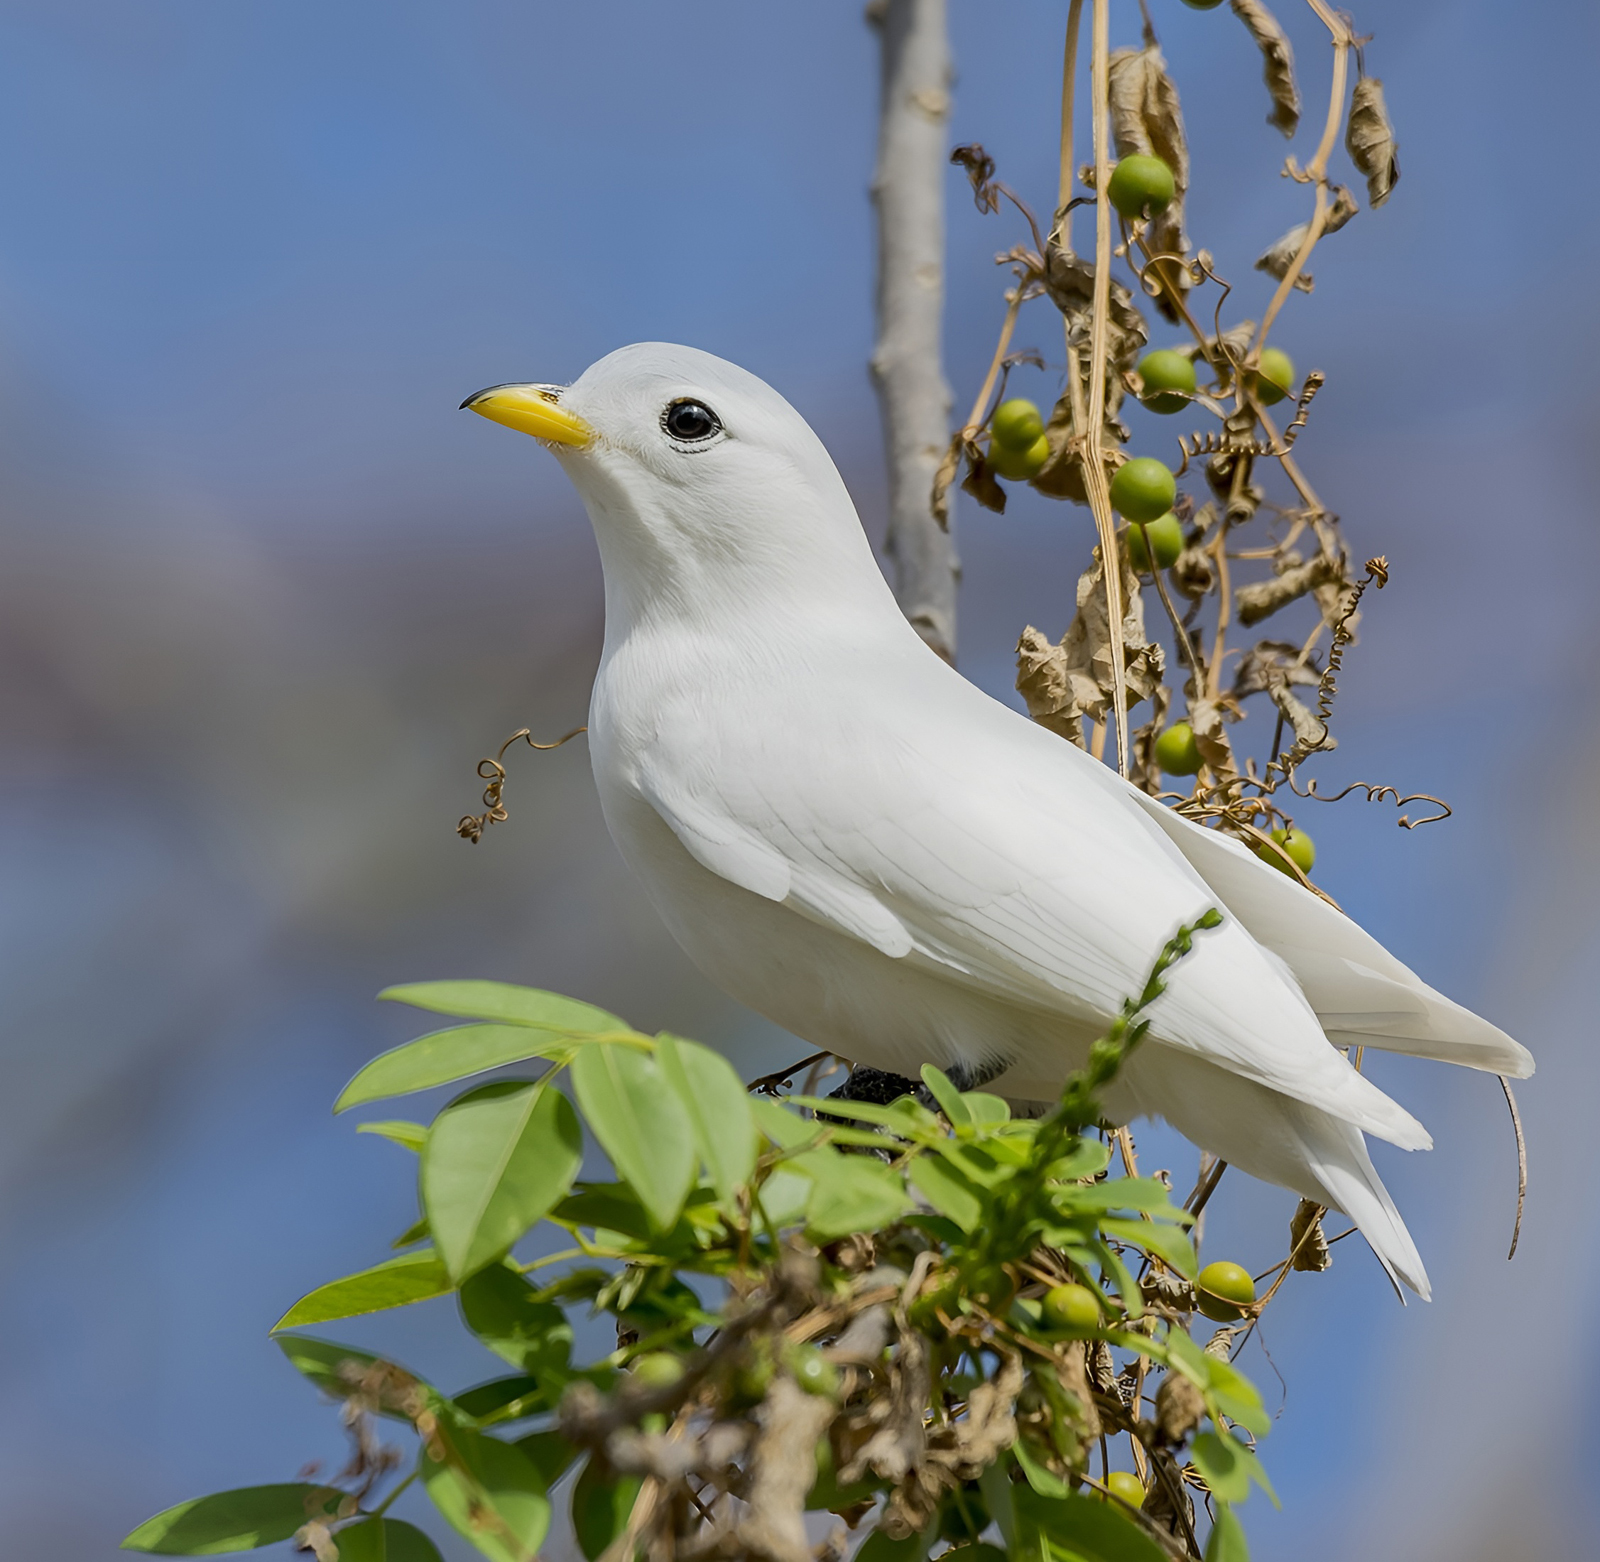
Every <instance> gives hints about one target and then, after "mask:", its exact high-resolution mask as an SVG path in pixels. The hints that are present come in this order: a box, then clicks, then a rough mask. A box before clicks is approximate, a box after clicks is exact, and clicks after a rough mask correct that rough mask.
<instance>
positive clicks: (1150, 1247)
mask: <svg viewBox="0 0 1600 1562" xmlns="http://www.w3.org/2000/svg"><path fill="white" fill-rule="evenodd" d="M1100 1229H1101V1231H1103V1232H1104V1233H1105V1234H1106V1235H1107V1236H1108V1237H1117V1238H1119V1239H1120V1240H1122V1241H1124V1242H1131V1243H1133V1244H1134V1245H1135V1246H1137V1247H1142V1248H1144V1249H1145V1251H1146V1252H1149V1253H1154V1254H1155V1255H1156V1256H1157V1257H1158V1258H1160V1259H1163V1260H1164V1261H1165V1262H1166V1263H1167V1264H1168V1265H1170V1266H1171V1267H1172V1268H1173V1269H1176V1270H1177V1271H1178V1273H1179V1274H1180V1275H1182V1276H1183V1277H1184V1279H1185V1280H1193V1279H1194V1277H1195V1276H1196V1275H1197V1274H1198V1273H1199V1272H1200V1270H1199V1265H1198V1261H1197V1260H1196V1258H1195V1256H1194V1243H1192V1242H1191V1241H1190V1240H1189V1238H1188V1237H1187V1235H1185V1233H1184V1231H1183V1228H1182V1227H1180V1226H1171V1225H1168V1224H1167V1223H1166V1222H1165V1221H1156V1220H1119V1219H1117V1218H1116V1217H1114V1216H1110V1215H1107V1216H1104V1217H1102V1218H1101V1221H1100Z"/></svg>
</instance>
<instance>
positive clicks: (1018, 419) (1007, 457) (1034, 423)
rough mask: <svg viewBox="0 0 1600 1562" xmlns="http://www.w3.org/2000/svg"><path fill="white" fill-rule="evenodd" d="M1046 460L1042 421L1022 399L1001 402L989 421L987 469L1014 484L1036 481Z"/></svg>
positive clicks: (1013, 398) (1021, 397)
mask: <svg viewBox="0 0 1600 1562" xmlns="http://www.w3.org/2000/svg"><path fill="white" fill-rule="evenodd" d="M1049 459H1050V441H1049V440H1048V439H1046V438H1045V432H1044V419H1043V418H1042V417H1041V416H1040V415H1039V409H1038V408H1037V407H1036V406H1035V405H1034V404H1033V403H1032V402H1031V401H1029V400H1028V399H1027V397H1026V396H1013V397H1012V398H1011V399H1010V400H1009V401H1002V402H1001V403H1000V405H999V406H998V407H996V408H995V409H994V416H993V417H992V418H990V419H989V465H990V466H992V467H993V468H994V469H995V471H996V472H997V473H999V475H1000V476H1001V477H1004V478H1009V479H1010V480H1011V481H1012V482H1014V483H1019V482H1025V481H1026V480H1027V479H1028V478H1030V477H1037V476H1038V474H1039V473H1040V472H1042V471H1043V470H1044V466H1045V463H1046V462H1047V461H1048V460H1049Z"/></svg>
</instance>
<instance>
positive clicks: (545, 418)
mask: <svg viewBox="0 0 1600 1562" xmlns="http://www.w3.org/2000/svg"><path fill="white" fill-rule="evenodd" d="M461 406H462V408H463V409H464V410H465V411H468V412H476V413H477V414H478V416H479V417H484V418H488V419H489V420H490V421H491V422H493V423H504V424H505V426H506V427H507V428H515V429H521V430H522V432H523V433H524V434H532V435H533V437H534V438H535V439H546V440H549V441H550V443H551V444H553V445H574V446H576V447H577V448H578V449H580V450H581V449H582V448H583V447H584V446H585V445H588V444H590V443H592V442H593V440H594V430H593V429H592V428H590V427H589V425H588V424H587V423H585V422H584V421H583V419H582V418H580V417H579V416H578V415H577V414H576V413H574V412H568V411H567V410H566V409H565V408H564V407H563V406H562V405H561V387H560V386H558V385H491V386H490V387H489V388H488V389H487V390H481V391H478V392H477V393H476V394H475V395H472V396H468V397H467V399H466V400H465V401H464V402H462V403H461Z"/></svg>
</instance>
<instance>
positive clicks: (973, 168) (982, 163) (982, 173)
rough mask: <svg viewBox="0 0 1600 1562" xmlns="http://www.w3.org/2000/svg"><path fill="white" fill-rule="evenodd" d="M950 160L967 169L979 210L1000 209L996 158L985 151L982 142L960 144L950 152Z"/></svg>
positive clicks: (974, 200)
mask: <svg viewBox="0 0 1600 1562" xmlns="http://www.w3.org/2000/svg"><path fill="white" fill-rule="evenodd" d="M950 161H951V162H952V163H954V164H955V165H956V167H957V168H964V169H966V171H967V179H968V181H969V182H970V183H971V185H972V200H973V204H974V205H975V206H976V207H977V208H978V210H979V211H981V212H997V211H999V210H1000V192H999V191H998V190H997V189H995V187H994V173H995V165H994V159H993V158H992V157H990V156H989V154H988V153H987V152H985V151H984V149H983V146H982V144H981V143H979V142H977V141H973V142H970V143H969V144H968V145H966V146H958V147H957V148H956V149H955V151H953V152H952V153H951V154H950Z"/></svg>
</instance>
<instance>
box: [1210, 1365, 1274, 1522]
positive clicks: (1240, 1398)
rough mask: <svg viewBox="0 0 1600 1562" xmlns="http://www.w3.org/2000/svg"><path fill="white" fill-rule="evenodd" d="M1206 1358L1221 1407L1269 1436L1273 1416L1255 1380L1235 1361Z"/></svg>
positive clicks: (1213, 1392) (1260, 1434) (1230, 1416)
mask: <svg viewBox="0 0 1600 1562" xmlns="http://www.w3.org/2000/svg"><path fill="white" fill-rule="evenodd" d="M1206 1361H1207V1362H1208V1363H1209V1364H1210V1368H1211V1397H1212V1399H1214V1400H1215V1401H1216V1407H1217V1409H1218V1410H1220V1411H1221V1412H1222V1413H1223V1415H1225V1416H1227V1417H1228V1419H1229V1420H1231V1421H1237V1422H1238V1423H1239V1425H1240V1426H1242V1427H1244V1428H1246V1429H1247V1430H1249V1431H1251V1432H1254V1433H1255V1434H1256V1436H1257V1437H1265V1436H1266V1435H1267V1433H1268V1432H1270V1431H1271V1430H1272V1418H1271V1417H1270V1416H1269V1415H1268V1414H1267V1412H1266V1410H1265V1409H1264V1408H1263V1406H1262V1404H1261V1394H1260V1391H1259V1390H1258V1389H1257V1388H1256V1386H1255V1384H1254V1383H1252V1382H1251V1381H1250V1379H1249V1378H1247V1377H1246V1376H1245V1375H1244V1374H1243V1373H1242V1372H1241V1371H1240V1370H1239V1369H1238V1368H1237V1367H1236V1366H1234V1364H1233V1363H1232V1362H1231V1361H1222V1360H1221V1359H1219V1358H1218V1357H1216V1356H1207V1357H1206ZM1273 1501H1274V1502H1276V1501H1277V1499H1276V1498H1274V1499H1273Z"/></svg>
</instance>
